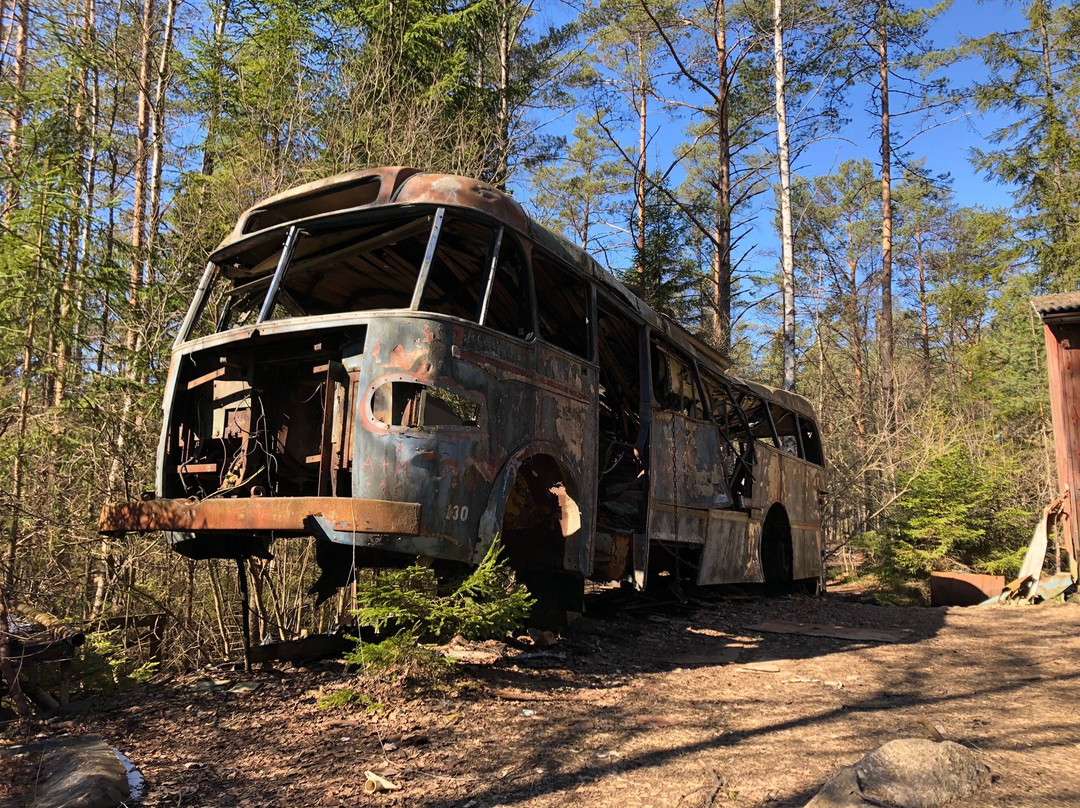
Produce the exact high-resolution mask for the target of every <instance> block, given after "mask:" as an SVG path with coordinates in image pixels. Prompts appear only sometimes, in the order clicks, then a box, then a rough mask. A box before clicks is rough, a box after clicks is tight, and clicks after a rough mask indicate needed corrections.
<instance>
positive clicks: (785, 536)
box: [760, 502, 794, 588]
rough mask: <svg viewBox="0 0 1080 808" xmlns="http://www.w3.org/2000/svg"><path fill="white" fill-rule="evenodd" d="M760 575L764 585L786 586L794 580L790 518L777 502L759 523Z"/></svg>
mask: <svg viewBox="0 0 1080 808" xmlns="http://www.w3.org/2000/svg"><path fill="white" fill-rule="evenodd" d="M760 558H761V576H762V580H763V581H764V582H765V584H766V586H775V587H779V588H788V587H790V586H791V584H792V582H793V581H794V544H793V542H792V537H791V520H790V519H789V518H788V514H787V510H786V509H785V508H784V506H783V505H781V504H780V503H779V502H776V503H774V504H773V505H772V507H770V508H769V511H768V513H767V514H766V515H765V519H764V521H762V523H761V543H760Z"/></svg>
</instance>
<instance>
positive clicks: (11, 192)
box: [0, 0, 30, 230]
mask: <svg viewBox="0 0 1080 808" xmlns="http://www.w3.org/2000/svg"><path fill="white" fill-rule="evenodd" d="M11 13H12V16H13V17H14V19H13V21H12V27H13V28H14V29H15V65H14V70H13V75H12V77H11V79H12V80H11V89H12V103H11V116H10V119H9V123H8V126H9V127H10V128H9V129H8V153H7V155H6V156H5V158H4V162H5V163H6V164H7V165H9V166H11V168H12V179H11V181H10V182H9V183H8V186H7V188H6V189H4V202H3V208H0V224H3V226H4V229H5V230H7V229H9V228H10V224H11V216H12V214H13V213H14V212H15V211H16V210H17V209H18V207H19V179H18V175H19V172H18V161H19V151H20V149H21V147H22V126H23V118H24V117H25V115H26V106H25V105H26V99H25V98H24V95H25V93H26V71H27V67H28V52H29V42H30V0H14V5H13V6H12V10H11ZM5 51H6V48H5Z"/></svg>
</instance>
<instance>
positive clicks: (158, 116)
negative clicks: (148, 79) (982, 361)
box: [146, 0, 177, 260]
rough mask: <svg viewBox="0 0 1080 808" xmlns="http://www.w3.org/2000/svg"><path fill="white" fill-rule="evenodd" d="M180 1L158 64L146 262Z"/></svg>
mask: <svg viewBox="0 0 1080 808" xmlns="http://www.w3.org/2000/svg"><path fill="white" fill-rule="evenodd" d="M176 6H177V0H168V6H167V7H166V12H165V33H164V35H163V37H162V40H161V52H160V55H159V56H158V63H157V81H156V83H155V87H154V119H153V128H152V132H151V152H152V157H151V161H150V162H151V170H150V220H149V232H148V235H147V239H146V252H147V260H150V257H151V256H152V254H153V250H154V241H155V238H156V236H157V230H158V226H159V225H160V224H161V168H162V161H163V157H164V152H165V101H166V95H167V94H168V89H169V79H170V76H169V57H170V56H171V55H172V40H173V25H174V23H175V21H176Z"/></svg>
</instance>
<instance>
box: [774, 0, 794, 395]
mask: <svg viewBox="0 0 1080 808" xmlns="http://www.w3.org/2000/svg"><path fill="white" fill-rule="evenodd" d="M783 5H784V4H783V0H773V79H774V81H775V84H776V141H777V159H778V162H779V170H780V266H781V278H782V286H783V290H784V389H785V390H791V391H794V390H795V233H794V227H793V226H792V222H791V154H790V151H789V144H788V131H787V101H786V95H787V93H786V84H787V72H786V70H785V68H784V22H783V10H784V9H783Z"/></svg>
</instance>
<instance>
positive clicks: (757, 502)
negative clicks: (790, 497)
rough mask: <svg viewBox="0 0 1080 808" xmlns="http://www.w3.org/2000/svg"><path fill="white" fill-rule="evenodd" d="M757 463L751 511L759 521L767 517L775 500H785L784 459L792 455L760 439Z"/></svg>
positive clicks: (755, 447) (756, 453)
mask: <svg viewBox="0 0 1080 808" xmlns="http://www.w3.org/2000/svg"><path fill="white" fill-rule="evenodd" d="M754 453H755V455H756V459H757V463H756V464H755V469H754V471H755V475H754V489H753V493H752V495H751V497H750V509H751V510H750V513H751V515H752V516H753V518H754V520H755V521H756V522H758V523H760V522H762V521H763V520H764V519H765V515H766V514H767V513H768V511H769V506H770V505H772V504H773V503H774V502H784V465H785V463H784V460H785V458H788V457H790V455H788V454H786V453H784V452H781V451H780V450H779V449H775V448H773V447H772V446H766V445H765V444H764V443H762V442H761V441H758V442H757V443H756V445H755V446H754Z"/></svg>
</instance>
